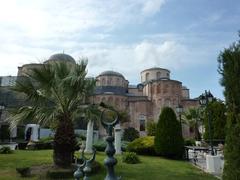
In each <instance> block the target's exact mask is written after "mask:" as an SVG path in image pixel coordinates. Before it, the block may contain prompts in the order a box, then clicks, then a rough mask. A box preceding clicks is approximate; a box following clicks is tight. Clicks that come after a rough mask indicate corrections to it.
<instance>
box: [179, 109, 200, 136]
mask: <svg viewBox="0 0 240 180" xmlns="http://www.w3.org/2000/svg"><path fill="white" fill-rule="evenodd" d="M183 121H184V122H185V123H186V124H187V125H188V126H189V127H190V128H191V129H193V131H194V138H195V139H196V140H199V139H201V134H200V132H199V126H200V125H201V124H202V112H201V109H199V108H190V109H188V111H186V112H184V113H183Z"/></svg>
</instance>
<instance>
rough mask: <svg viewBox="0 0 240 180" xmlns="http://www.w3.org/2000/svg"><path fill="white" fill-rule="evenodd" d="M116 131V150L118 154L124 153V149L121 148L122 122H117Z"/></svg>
mask: <svg viewBox="0 0 240 180" xmlns="http://www.w3.org/2000/svg"><path fill="white" fill-rule="evenodd" d="M114 131H115V138H114V139H115V142H114V146H115V150H116V154H122V149H121V144H122V143H121V134H122V132H121V126H120V124H117V125H116V126H115V128H114Z"/></svg>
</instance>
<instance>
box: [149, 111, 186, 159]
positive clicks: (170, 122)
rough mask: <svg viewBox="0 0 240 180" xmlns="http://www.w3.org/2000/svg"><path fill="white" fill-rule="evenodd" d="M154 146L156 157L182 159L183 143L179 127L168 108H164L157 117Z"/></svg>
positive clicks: (172, 112) (174, 116)
mask: <svg viewBox="0 0 240 180" xmlns="http://www.w3.org/2000/svg"><path fill="white" fill-rule="evenodd" d="M154 146H155V150H156V153H157V154H158V155H161V156H164V157H167V158H171V159H182V158H183V153H184V142H183V137H182V134H181V126H180V123H179V122H178V121H177V118H176V114H175V112H174V111H173V109H172V108H170V107H164V108H163V110H162V112H161V114H160V116H159V120H158V124H157V131H156V136H155V141H154Z"/></svg>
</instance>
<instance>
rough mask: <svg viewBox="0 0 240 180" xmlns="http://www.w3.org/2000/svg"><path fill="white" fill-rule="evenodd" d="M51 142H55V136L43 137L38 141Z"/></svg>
mask: <svg viewBox="0 0 240 180" xmlns="http://www.w3.org/2000/svg"><path fill="white" fill-rule="evenodd" d="M49 142H53V137H51V136H48V137H43V138H41V139H39V141H38V143H49Z"/></svg>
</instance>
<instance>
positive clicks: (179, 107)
mask: <svg viewBox="0 0 240 180" xmlns="http://www.w3.org/2000/svg"><path fill="white" fill-rule="evenodd" d="M176 111H177V113H178V116H179V121H180V125H181V135H182V113H183V106H182V105H180V104H178V106H177V107H176Z"/></svg>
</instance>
